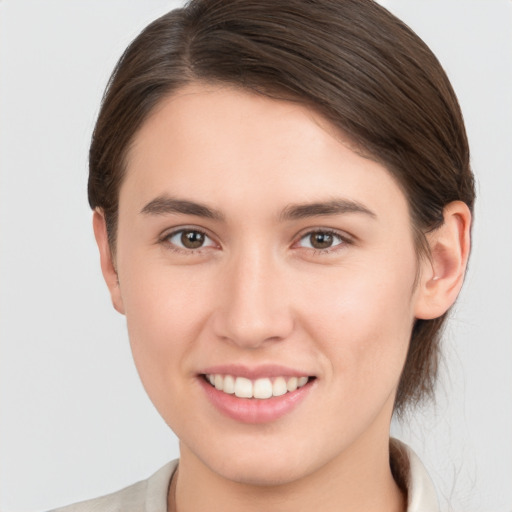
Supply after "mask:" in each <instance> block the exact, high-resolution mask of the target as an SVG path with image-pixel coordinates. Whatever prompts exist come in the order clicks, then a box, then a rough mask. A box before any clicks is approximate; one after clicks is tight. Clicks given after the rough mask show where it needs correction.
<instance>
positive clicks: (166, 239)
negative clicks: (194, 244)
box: [158, 227, 216, 256]
mask: <svg viewBox="0 0 512 512" xmlns="http://www.w3.org/2000/svg"><path fill="white" fill-rule="evenodd" d="M187 232H188V233H198V234H200V235H202V236H203V237H204V238H205V239H208V240H210V242H212V243H211V244H209V245H203V246H201V247H198V248H196V249H194V248H186V247H180V246H178V245H176V244H175V243H173V242H171V239H172V238H173V237H175V236H176V235H179V234H182V235H183V234H184V233H187ZM158 242H159V243H161V244H163V245H164V246H165V247H166V248H167V249H169V250H170V251H173V252H177V253H179V254H186V255H187V256H192V255H197V254H201V253H202V252H203V250H204V249H207V248H208V247H213V246H214V245H216V244H215V242H214V241H213V239H212V237H210V236H209V235H208V233H206V231H204V230H202V229H199V228H195V227H189V228H187V227H184V228H180V229H176V230H174V231H171V232H170V233H165V234H164V235H163V236H162V237H161V238H160V239H159V240H158Z"/></svg>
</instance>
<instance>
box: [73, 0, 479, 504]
mask: <svg viewBox="0 0 512 512" xmlns="http://www.w3.org/2000/svg"><path fill="white" fill-rule="evenodd" d="M89 202H90V205H91V207H92V208H93V210H94V231H95V236H96V240H97V243H98V247H99V250H100V256H101V266H102V271H103V275H104V278H105V281H106V283H107V286H108V288H109V290H110V294H111V297H112V302H113V305H114V307H115V308H116V309H117V310H118V311H119V312H120V313H122V314H124V315H126V319H127V324H128V331H129V337H130V343H131V347H132V352H133V355H134V360H135V363H136V366H137V369H138V371H139V374H140V376H141V379H142V381H143V384H144V386H145V388H146V391H147V393H148V395H149V397H150V398H151V400H152V401H153V403H154V404H155V406H156V408H157V409H158V411H159V412H160V414H161V415H162V417H163V418H164V420H165V421H166V422H167V423H168V425H169V426H170V427H171V428H172V429H173V431H174V432H175V433H176V435H177V436H178V437H179V439H180V451H181V455H180V460H179V463H178V462H174V463H172V464H169V465H167V466H165V467H164V468H162V470H160V471H159V472H158V473H156V474H155V475H154V476H153V477H151V478H150V479H149V480H147V481H144V482H140V483H139V484H135V485H134V486H132V487H129V488H127V489H124V490H122V491H120V492H118V493H115V494H113V495H110V496H108V497H104V498H100V499H98V500H93V501H92V502H86V503H84V504H81V505H74V506H72V507H71V508H70V510H114V509H116V510H117V509H122V510H134V511H135V510H154V511H164V510H179V511H180V512H184V511H185V512H186V511H189V510H217V509H218V510H224V511H229V510H232V509H236V510H240V509H242V510H253V509H254V510H292V509H293V510H312V509H316V510H318V509H321V510H323V511H330V510H365V511H372V510H375V511H377V510H379V511H384V510H386V511H388V510H389V511H405V510H407V511H420V510H421V511H426V510H437V502H436V497H435V493H434V491H433V489H432V485H431V483H430V481H429V478H428V475H427V474H426V472H425V470H424V468H423V467H422V465H421V462H420V461H419V460H418V459H417V457H416V456H415V455H414V453H413V452H412V451H411V450H410V449H408V448H407V447H406V446H405V445H403V444H401V443H399V442H397V441H391V442H390V441H389V424H390V421H391V416H392V414H393V413H394V412H397V413H400V412H403V411H404V410H405V408H406V407H408V406H410V405H414V404H416V403H418V402H419V401H421V400H423V399H424V398H426V397H428V396H430V395H431V394H432V389H433V384H434V381H435V376H436V370H437V361H438V340H439V332H440V329H441V326H442V324H443V322H444V319H445V316H446V313H447V311H448V310H449V308H450V307H451V306H452V304H453V303H454V301H455V299H456V297H457V294H458V292H459V290H460V287H461V285H462V281H463V278H464V274H465V269H466V265H467V259H468V255H469V248H470V228H471V212H472V208H473V202H474V188H473V177H472V173H471V170H470V168H469V150H468V145H467V139H466V134H465V130H464V125H463V121H462V116H461V114H460V109H459V107H458V104H457V100H456V98H455V95H454V93H453V91H452V88H451V86H450V84H449V82H448V79H447V78H446V76H445V74H444V72H443V70H442V68H441V67H440V65H439V63H438V62H437V60H436V58H435V57H434V56H433V55H432V53H431V52H430V51H429V50H428V48H427V47H426V46H425V44H424V43H423V42H422V41H421V40H420V39H419V38H418V37H417V36H415V35H414V34H413V33H412V32H411V31H410V30H409V29H408V28H407V27H406V26H405V25H403V24H402V23H401V22H400V21H399V20H397V19H396V18H394V17H393V16H392V15H390V14H389V13H388V12H387V11H386V10H385V9H383V8H382V7H380V6H378V5H377V4H375V3H373V2H371V1H369V0H364V1H361V0H357V1H356V0H352V1H351V0H348V1H343V2H335V1H327V0H324V1H319V2H304V1H294V0H287V1H283V2H274V1H270V0H268V1H260V0H258V1H241V0H230V1H226V0H222V1H220V0H207V1H201V0H198V1H192V2H191V3H190V4H189V5H188V6H187V7H186V8H184V9H179V10H175V11H172V12H171V13H169V14H168V15H165V16H164V17H162V18H160V19H159V20H157V21H155V22H154V23H153V24H151V25H150V26H149V27H147V28H146V29H145V30H144V31H143V32H142V34H141V35H140V36H139V37H138V38H137V39H136V40H135V41H134V42H133V43H132V44H131V45H130V47H129V48H128V49H127V51H126V52H125V54H124V55H123V57H122V58H121V60H120V62H119V64H118V66H117V67H116V69H115V71H114V74H113V76H112V79H111V81H110V83H109V87H108V89H107V92H106V95H105V98H104V102H103V105H102V108H101V111H100V114H99V118H98V122H97V125H96V129H95V132H94V135H93V141H92V145H91V150H90V176H89Z"/></svg>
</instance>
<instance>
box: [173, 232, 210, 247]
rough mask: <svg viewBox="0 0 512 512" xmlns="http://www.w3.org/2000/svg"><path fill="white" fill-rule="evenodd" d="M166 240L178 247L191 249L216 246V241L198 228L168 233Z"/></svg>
mask: <svg viewBox="0 0 512 512" xmlns="http://www.w3.org/2000/svg"><path fill="white" fill-rule="evenodd" d="M165 240H166V241H167V242H169V243H170V244H171V245H173V246H175V247H176V248H178V249H185V250H189V251H192V250H197V249H202V248H204V247H214V246H215V242H214V241H213V240H212V239H211V238H210V237H209V236H208V235H206V233H204V232H203V231H200V230H198V229H180V230H179V231H174V232H173V233H171V234H169V235H167V236H166V237H165Z"/></svg>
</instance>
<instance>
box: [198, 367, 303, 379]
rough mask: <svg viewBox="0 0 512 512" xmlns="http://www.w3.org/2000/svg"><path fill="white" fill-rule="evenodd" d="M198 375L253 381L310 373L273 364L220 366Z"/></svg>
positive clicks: (301, 375)
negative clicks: (233, 377)
mask: <svg viewBox="0 0 512 512" xmlns="http://www.w3.org/2000/svg"><path fill="white" fill-rule="evenodd" d="M199 374H200V375H212V374H213V375H215V374H220V375H233V376H235V377H245V378H246V379H250V380H255V379H260V378H265V377H311V376H312V375H311V374H310V373H307V372H304V371H302V370H298V369H296V368H290V367H289V366H281V365H275V364H264V365H258V366H245V365H240V364H221V365H215V366H209V367H208V368H205V369H204V370H202V371H200V372H199Z"/></svg>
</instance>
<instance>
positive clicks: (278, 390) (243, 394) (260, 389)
mask: <svg viewBox="0 0 512 512" xmlns="http://www.w3.org/2000/svg"><path fill="white" fill-rule="evenodd" d="M205 378H206V380H207V381H208V382H209V383H210V384H211V385H212V386H213V387H214V388H215V389H217V390H218V391H222V392H223V393H226V394H228V395H235V396H236V397H238V398H256V399H258V400H265V399H268V398H272V397H277V396H282V395H285V394H286V393H292V392H294V391H296V390H297V389H299V388H301V387H303V386H305V385H306V384H307V383H308V381H309V377H273V378H260V379H256V380H251V379H247V378H246V377H234V376H232V375H222V374H218V373H216V374H206V375H205Z"/></svg>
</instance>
